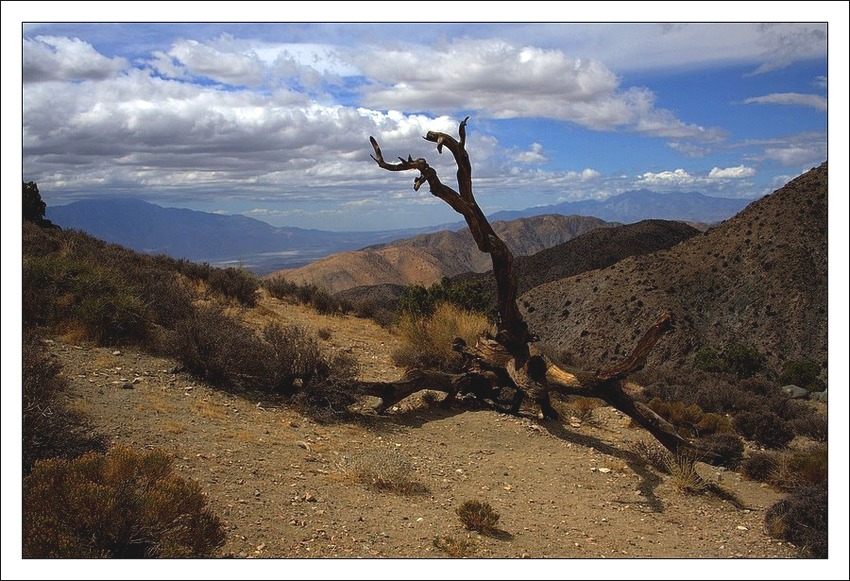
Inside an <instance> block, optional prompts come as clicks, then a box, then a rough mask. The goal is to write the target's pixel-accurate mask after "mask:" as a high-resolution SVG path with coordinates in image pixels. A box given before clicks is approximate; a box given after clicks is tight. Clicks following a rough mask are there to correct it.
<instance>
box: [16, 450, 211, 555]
mask: <svg viewBox="0 0 850 581" xmlns="http://www.w3.org/2000/svg"><path fill="white" fill-rule="evenodd" d="M23 522H24V530H23V555H24V557H26V558H76V559H84V558H93V557H119V558H120V557H130V558H138V557H170V558H174V557H204V556H209V555H212V554H213V553H214V552H215V550H216V548H218V547H219V546H221V545H222V544H223V543H224V539H225V535H224V531H223V529H222V526H221V522H220V521H219V519H218V517H216V516H215V515H214V514H213V513H212V512H210V511H209V509H208V508H207V506H206V498H205V497H204V495H203V494H202V493H201V488H200V486H199V485H198V484H197V483H195V482H190V481H187V480H184V479H183V478H180V477H179V476H176V475H174V474H173V472H172V463H171V460H170V459H169V457H168V456H167V455H166V454H165V453H164V452H161V451H152V452H147V453H138V452H135V451H133V450H131V449H129V448H123V447H119V448H116V449H113V450H112V451H111V452H110V453H109V454H107V455H103V454H97V453H90V454H86V455H85V456H83V457H82V458H79V459H77V460H60V459H56V460H46V461H43V462H39V463H38V464H36V466H35V468H34V470H33V472H32V474H30V475H29V476H27V477H26V478H25V479H24V485H23Z"/></svg>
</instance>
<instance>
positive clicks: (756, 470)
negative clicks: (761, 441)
mask: <svg viewBox="0 0 850 581" xmlns="http://www.w3.org/2000/svg"><path fill="white" fill-rule="evenodd" d="M778 470H779V455H778V454H777V453H775V452H753V453H752V454H751V455H750V456H749V457H748V458H747V459H746V460H744V462H743V463H742V464H741V474H743V476H744V478H747V479H749V480H755V481H757V482H771V481H772V480H773V478H774V474H775V473H776V472H777V471H778Z"/></svg>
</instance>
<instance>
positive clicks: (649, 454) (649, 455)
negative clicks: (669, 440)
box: [631, 440, 672, 474]
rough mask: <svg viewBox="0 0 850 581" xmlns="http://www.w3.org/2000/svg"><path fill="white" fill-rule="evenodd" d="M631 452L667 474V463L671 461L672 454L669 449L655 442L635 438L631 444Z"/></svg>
mask: <svg viewBox="0 0 850 581" xmlns="http://www.w3.org/2000/svg"><path fill="white" fill-rule="evenodd" d="M631 449H632V452H634V453H635V454H637V455H638V456H640V457H641V458H643V459H644V460H645V461H646V462H648V463H649V465H650V466H652V467H653V468H655V469H656V470H658V471H659V472H662V473H664V474H669V473H670V470H669V468H668V464H669V463H670V462H671V461H672V456H671V454H670V452H669V451H667V450H666V449H664V448H662V447H661V446H659V445H658V444H656V443H655V442H647V441H646V440H636V441H635V442H632V444H631Z"/></svg>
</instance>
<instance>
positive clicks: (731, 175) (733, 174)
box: [708, 165, 756, 180]
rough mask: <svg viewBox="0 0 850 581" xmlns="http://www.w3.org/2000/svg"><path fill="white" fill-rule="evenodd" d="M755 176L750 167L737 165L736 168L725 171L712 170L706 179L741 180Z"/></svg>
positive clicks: (728, 168)
mask: <svg viewBox="0 0 850 581" xmlns="http://www.w3.org/2000/svg"><path fill="white" fill-rule="evenodd" d="M754 175H756V170H755V169H754V168H751V167H747V166H745V165H739V166H736V167H727V168H725V169H720V168H719V167H715V168H712V169H711V171H710V172H708V177H709V178H710V179H718V180H723V179H741V178H750V177H753V176H754Z"/></svg>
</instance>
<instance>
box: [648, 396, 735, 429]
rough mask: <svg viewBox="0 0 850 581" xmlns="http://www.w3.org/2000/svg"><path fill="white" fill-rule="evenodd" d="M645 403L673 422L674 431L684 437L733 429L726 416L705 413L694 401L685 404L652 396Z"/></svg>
mask: <svg viewBox="0 0 850 581" xmlns="http://www.w3.org/2000/svg"><path fill="white" fill-rule="evenodd" d="M647 405H648V406H649V408H650V409H651V410H652V411H654V412H655V413H657V414H658V415H659V416H661V417H662V418H664V419H665V420H667V421H668V422H670V423H671V424H673V426H675V427H676V431H677V432H679V434H680V435H681V436H683V437H686V438H690V437H694V436H707V435H710V434H714V433H718V432H723V433H729V432H732V431H733V430H732V425H731V423H730V422H729V420H728V418H726V417H724V416H721V415H718V414H714V413H709V414H706V413H705V412H703V411H702V408H701V407H700V406H699V405H697V404H695V403H692V404H690V405H686V404H684V403H682V402H680V401H674V402H666V401H663V400H661V398H658V397H654V398H652V399H651V400H650V401H649V404H647Z"/></svg>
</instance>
